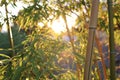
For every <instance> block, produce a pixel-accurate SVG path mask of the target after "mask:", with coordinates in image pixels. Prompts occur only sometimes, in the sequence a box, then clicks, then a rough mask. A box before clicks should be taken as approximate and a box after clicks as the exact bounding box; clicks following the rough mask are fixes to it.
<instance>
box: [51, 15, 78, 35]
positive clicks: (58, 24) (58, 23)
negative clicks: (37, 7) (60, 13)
mask: <svg viewBox="0 0 120 80" xmlns="http://www.w3.org/2000/svg"><path fill="white" fill-rule="evenodd" d="M66 18H67V24H68V27H69V29H71V28H72V26H74V24H75V19H76V16H75V15H73V14H72V15H71V17H70V16H66ZM51 28H52V29H53V30H54V32H55V33H58V34H60V33H61V32H65V31H66V27H65V22H64V20H63V18H62V17H59V18H58V19H57V20H55V21H53V23H52V25H51Z"/></svg>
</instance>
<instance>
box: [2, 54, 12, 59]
mask: <svg viewBox="0 0 120 80" xmlns="http://www.w3.org/2000/svg"><path fill="white" fill-rule="evenodd" d="M0 57H5V58H8V59H10V57H9V56H8V55H5V54H1V53H0Z"/></svg>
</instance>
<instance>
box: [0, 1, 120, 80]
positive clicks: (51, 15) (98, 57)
mask: <svg viewBox="0 0 120 80" xmlns="http://www.w3.org/2000/svg"><path fill="white" fill-rule="evenodd" d="M104 1H106V0H103V1H100V3H99V13H98V22H97V30H96V34H95V36H96V37H95V42H94V48H93V59H92V70H91V75H92V79H94V80H105V79H110V77H109V76H110V65H109V63H110V61H109V60H110V57H109V39H108V38H109V30H108V29H109V28H108V25H109V23H108V10H107V8H108V6H107V2H104ZM19 2H20V3H22V4H24V5H27V6H25V7H23V9H21V10H20V11H19V13H18V15H13V14H11V12H12V11H10V10H9V9H8V6H9V5H12V6H13V8H15V7H17V3H19ZM0 6H1V7H4V8H5V11H6V16H5V17H4V14H2V12H1V11H0V20H1V21H0V30H1V28H2V26H3V25H5V24H7V27H8V32H2V30H1V32H0V80H83V76H85V75H84V65H85V58H86V51H87V43H89V41H87V39H88V30H89V22H90V11H91V6H92V1H90V0H29V1H28V0H1V3H0ZM113 12H114V17H113V21H114V23H113V25H114V33H115V34H114V36H115V39H114V40H115V46H114V47H115V52H116V53H115V58H116V59H115V62H116V70H115V72H116V78H120V68H119V67H120V58H119V57H120V35H119V33H120V14H119V13H120V1H119V0H114V1H113ZM72 15H74V17H76V20H75V24H74V25H72V28H71V29H70V28H69V24H70V23H68V22H67V17H68V16H69V17H71V18H72ZM60 17H62V19H63V21H64V23H65V28H66V31H63V32H61V33H60V34H57V33H55V32H54V31H53V30H52V28H51V27H50V25H49V24H50V23H51V24H52V23H53V22H54V21H55V20H56V19H59V18H60ZM10 23H12V24H13V25H12V26H11V25H10ZM39 23H42V25H39ZM58 25H59V24H58ZM56 26H57V25H56ZM102 60H103V61H102Z"/></svg>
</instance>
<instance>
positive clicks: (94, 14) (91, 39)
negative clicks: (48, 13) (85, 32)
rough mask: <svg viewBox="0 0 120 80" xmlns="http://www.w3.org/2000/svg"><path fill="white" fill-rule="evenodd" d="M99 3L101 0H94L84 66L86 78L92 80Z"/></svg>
mask: <svg viewBox="0 0 120 80" xmlns="http://www.w3.org/2000/svg"><path fill="white" fill-rule="evenodd" d="M98 5H99V0H92V9H91V17H90V24H89V36H88V44H87V52H86V60H85V67H84V80H91V62H92V53H93V44H94V35H95V30H96V26H97V16H98Z"/></svg>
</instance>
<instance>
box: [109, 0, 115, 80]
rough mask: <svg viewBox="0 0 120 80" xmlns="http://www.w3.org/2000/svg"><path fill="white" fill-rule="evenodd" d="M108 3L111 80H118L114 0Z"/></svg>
mask: <svg viewBox="0 0 120 80" xmlns="http://www.w3.org/2000/svg"><path fill="white" fill-rule="evenodd" d="M107 2H108V17H109V47H110V79H111V80H116V77H115V47H114V46H115V44H114V28H113V8H112V0H107Z"/></svg>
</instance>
